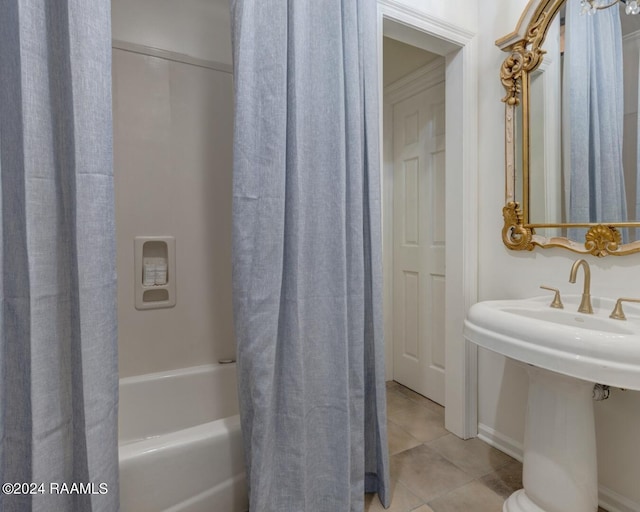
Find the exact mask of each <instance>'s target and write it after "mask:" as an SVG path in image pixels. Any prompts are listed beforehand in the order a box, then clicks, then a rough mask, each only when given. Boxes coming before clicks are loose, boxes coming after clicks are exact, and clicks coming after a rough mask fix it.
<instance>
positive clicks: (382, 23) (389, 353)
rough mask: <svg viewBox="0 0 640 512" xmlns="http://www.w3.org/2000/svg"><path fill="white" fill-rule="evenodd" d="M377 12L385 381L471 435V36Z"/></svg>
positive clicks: (405, 14) (405, 11)
mask: <svg viewBox="0 0 640 512" xmlns="http://www.w3.org/2000/svg"><path fill="white" fill-rule="evenodd" d="M378 7H379V9H378V11H379V17H378V27H379V39H378V41H379V47H378V50H379V55H380V60H379V64H380V87H381V90H385V87H384V86H385V85H386V86H387V87H386V92H387V94H386V95H382V94H381V96H383V97H381V100H380V103H381V113H382V114H381V124H380V126H381V128H382V130H381V132H382V133H381V144H382V147H383V161H382V168H381V177H382V198H383V202H382V210H383V245H384V250H383V264H384V280H385V282H384V319H385V332H384V335H385V340H386V344H385V362H386V372H387V373H386V378H387V380H398V381H399V382H401V383H403V384H406V385H408V387H410V388H413V389H414V390H415V391H417V392H418V393H421V394H424V395H425V396H427V397H429V398H431V399H432V400H434V401H436V402H439V403H441V404H442V405H444V406H445V427H446V428H447V430H449V431H451V432H452V433H454V434H456V435H457V436H458V437H461V438H464V439H467V438H470V437H474V436H475V435H476V434H477V398H476V394H477V349H476V348H475V346H472V345H470V344H468V343H467V342H466V341H465V339H464V335H463V325H464V317H465V313H466V311H467V309H468V308H469V307H470V306H471V305H472V304H473V303H475V302H476V297H477V227H476V225H477V211H478V207H477V131H478V124H477V109H478V105H477V62H476V60H475V51H476V49H475V47H476V40H475V35H474V34H472V33H469V32H467V31H465V30H464V29H462V28H459V27H456V26H452V25H450V24H448V23H443V22H442V21H440V20H438V19H437V18H434V17H431V16H429V15H428V14H425V13H424V12H421V11H416V10H412V9H409V8H407V7H402V8H399V7H398V6H397V5H396V4H395V3H394V2H391V1H389V2H387V1H386V0H379V2H378ZM385 41H386V43H385ZM385 44H386V45H387V51H386V55H385V52H384V45H385ZM390 48H391V50H390ZM394 52H396V54H397V55H402V57H397V58H396V57H394ZM385 57H387V59H386V60H387V63H386V64H385ZM390 63H391V66H389V64H390ZM401 63H404V64H410V63H412V65H413V66H415V67H414V68H413V70H408V71H407V70H406V68H401V65H400V64H401ZM385 73H386V75H387V77H386V78H387V80H386V84H385V77H384V74H385ZM394 73H396V76H394ZM407 73H408V74H407ZM393 78H395V80H393ZM421 112H422V113H421ZM422 164H424V165H422ZM445 266H446V268H445Z"/></svg>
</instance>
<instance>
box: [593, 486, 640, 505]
mask: <svg viewBox="0 0 640 512" xmlns="http://www.w3.org/2000/svg"><path fill="white" fill-rule="evenodd" d="M598 501H599V502H600V506H601V507H602V508H604V509H605V510H608V511H609V512H640V503H635V502H633V501H631V500H630V499H628V498H625V497H624V496H622V495H621V494H618V493H617V492H614V491H612V490H611V489H609V488H608V487H605V486H603V485H599V486H598Z"/></svg>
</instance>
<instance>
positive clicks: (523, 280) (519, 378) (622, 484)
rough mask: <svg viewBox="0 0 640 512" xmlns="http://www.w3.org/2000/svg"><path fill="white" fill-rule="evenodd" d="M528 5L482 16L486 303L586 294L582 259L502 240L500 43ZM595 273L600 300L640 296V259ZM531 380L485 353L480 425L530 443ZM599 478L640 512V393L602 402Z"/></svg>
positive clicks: (487, 6)
mask: <svg viewBox="0 0 640 512" xmlns="http://www.w3.org/2000/svg"><path fill="white" fill-rule="evenodd" d="M526 3H527V2H526V0H494V1H492V2H485V3H484V4H483V7H482V8H481V9H480V14H479V20H478V21H479V52H478V55H479V59H478V65H479V77H480V78H479V91H478V95H479V174H480V176H479V204H480V215H479V234H480V247H479V259H480V262H479V265H480V268H479V283H478V284H479V299H480V300H489V299H499V298H521V297H531V296H534V295H539V294H540V290H539V289H538V286H539V285H540V284H548V285H551V286H557V287H559V288H560V289H561V290H562V292H563V293H576V292H579V286H581V285H580V284H578V285H571V284H569V282H568V278H569V268H570V266H571V263H572V262H573V261H574V260H575V259H576V256H575V255H574V254H572V253H570V252H568V251H561V250H552V249H550V250H545V251H542V250H536V251H535V252H532V253H529V252H527V253H522V252H512V251H509V250H507V249H506V248H505V247H504V246H503V244H502V241H501V235H500V231H501V229H502V213H501V207H502V204H503V200H504V174H503V171H502V169H504V161H503V155H504V153H503V148H504V136H503V133H504V132H503V130H504V105H503V104H502V103H501V102H500V98H501V97H502V96H503V95H504V90H503V89H502V86H501V83H500V80H499V69H500V64H501V63H502V60H503V58H504V56H505V54H503V53H502V52H501V51H500V50H499V49H498V48H497V47H496V46H495V45H494V41H495V40H496V39H497V38H499V37H501V36H503V35H505V34H507V33H509V32H511V31H512V30H513V29H514V27H515V25H516V22H517V21H518V19H519V17H520V14H521V11H522V10H523V9H524V6H525V5H526ZM587 259H588V261H589V263H590V264H591V268H592V294H593V295H595V296H598V295H609V296H612V297H619V296H621V295H628V294H631V295H632V296H638V295H640V271H639V269H638V266H639V265H640V255H635V256H626V257H624V258H613V257H608V258H604V259H597V258H594V257H588V258H587ZM527 387H528V386H527V377H526V374H525V371H524V370H523V368H521V367H519V366H518V365H516V364H514V363H511V362H509V361H507V360H506V359H505V358H503V357H500V356H498V355H495V354H493V353H490V352H487V351H481V353H480V362H479V421H480V423H481V424H482V425H485V426H487V427H489V428H493V429H495V430H496V431H497V432H498V433H499V434H500V435H502V436H507V437H508V438H511V439H512V440H514V441H516V442H520V443H521V442H522V441H523V425H524V414H525V404H526V399H527ZM595 409H596V423H597V426H596V427H597V436H598V457H599V464H598V470H599V475H600V476H599V479H600V485H601V486H602V485H603V486H606V487H607V488H609V489H611V490H613V491H614V492H616V493H618V494H620V495H621V496H622V497H624V498H626V499H627V500H630V505H629V506H630V507H631V508H629V509H628V510H640V486H638V482H640V443H639V442H638V441H637V433H638V432H640V393H638V392H634V391H625V392H623V391H619V390H613V392H612V396H611V398H610V399H609V400H608V401H606V402H597V403H596V404H595Z"/></svg>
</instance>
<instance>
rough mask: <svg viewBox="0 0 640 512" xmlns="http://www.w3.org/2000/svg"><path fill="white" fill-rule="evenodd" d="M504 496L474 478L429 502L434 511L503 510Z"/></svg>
mask: <svg viewBox="0 0 640 512" xmlns="http://www.w3.org/2000/svg"><path fill="white" fill-rule="evenodd" d="M503 504H504V498H502V496H498V495H497V494H496V493H495V492H493V491H492V490H491V489H489V488H488V487H486V486H485V485H483V484H482V483H481V482H480V481H478V480H474V481H473V482H470V483H468V484H466V485H463V486H462V487H459V488H457V489H455V490H453V491H452V492H450V493H448V494H446V495H444V496H441V497H440V498H437V499H435V500H433V501H430V502H429V506H430V507H431V508H432V509H433V511H434V512H470V511H473V512H502V506H503Z"/></svg>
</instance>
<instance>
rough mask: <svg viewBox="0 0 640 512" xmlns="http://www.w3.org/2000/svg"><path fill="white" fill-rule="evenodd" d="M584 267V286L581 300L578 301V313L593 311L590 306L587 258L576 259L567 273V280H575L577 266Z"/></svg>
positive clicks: (589, 271) (571, 281) (589, 273)
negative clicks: (569, 272)
mask: <svg viewBox="0 0 640 512" xmlns="http://www.w3.org/2000/svg"><path fill="white" fill-rule="evenodd" d="M580 266H581V267H582V268H584V288H583V289H582V301H581V302H580V307H579V308H578V312H580V313H589V314H592V313H593V308H592V307H591V269H590V268H589V263H587V260H578V261H576V262H575V263H574V264H573V266H572V267H571V274H569V282H570V283H575V282H576V275H577V274H578V267H580Z"/></svg>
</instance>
